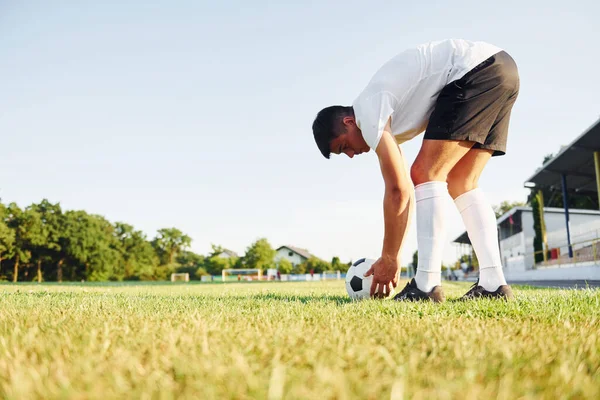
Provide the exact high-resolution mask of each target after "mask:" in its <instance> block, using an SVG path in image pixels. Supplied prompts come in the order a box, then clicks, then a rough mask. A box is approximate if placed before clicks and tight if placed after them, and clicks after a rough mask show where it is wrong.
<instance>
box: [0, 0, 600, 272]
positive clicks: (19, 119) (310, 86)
mask: <svg viewBox="0 0 600 400" xmlns="http://www.w3.org/2000/svg"><path fill="white" fill-rule="evenodd" d="M290 3H291V2H277V1H263V0H254V1H251V2H250V1H248V2H247V1H228V0H224V1H219V2H216V1H210V2H209V1H167V0H156V1H127V0H126V1H102V2H100V1H91V0H77V1H59V0H57V1H52V2H50V1H42V0H37V1H28V0H19V1H18V0H13V1H11V0H0V54H1V62H0V197H1V198H2V201H3V202H5V203H7V202H11V201H15V202H17V203H18V204H19V205H21V206H26V205H28V204H30V203H32V202H37V201H40V200H41V199H43V198H48V199H49V200H50V201H52V202H60V203H61V205H62V206H63V208H65V209H84V210H86V211H88V212H90V213H95V214H101V215H103V216H105V217H106V218H108V219H109V220H111V221H113V222H114V221H124V222H127V223H130V224H132V225H134V226H135V227H136V228H138V229H141V230H143V231H144V232H146V233H147V234H148V235H149V237H150V238H151V237H153V235H154V233H155V232H156V230H157V229H159V228H162V227H172V226H174V227H178V228H179V229H181V230H183V231H184V232H185V233H187V234H188V235H190V236H191V237H192V238H193V244H192V249H193V250H194V251H196V252H199V253H207V252H208V251H209V250H210V244H211V243H214V244H220V245H222V246H224V247H227V248H230V249H232V250H235V251H237V252H239V253H242V254H243V253H244V251H245V249H246V247H247V246H248V245H249V244H250V243H252V242H253V241H254V240H256V239H257V238H259V237H266V238H267V239H268V240H269V241H270V242H271V244H272V245H273V246H274V247H278V246H280V245H283V244H291V245H294V246H298V247H303V248H307V249H308V250H309V251H311V252H312V253H313V254H315V255H317V256H320V257H322V258H325V259H327V258H330V257H332V256H334V255H337V256H340V257H341V259H342V260H343V261H348V260H350V259H357V258H359V257H365V256H366V257H372V258H377V257H378V256H379V254H380V251H381V244H382V237H383V211H382V195H383V180H382V178H381V175H380V172H379V166H378V162H377V158H376V155H375V154H374V152H371V153H368V154H365V155H361V156H359V157H356V158H354V159H353V160H350V159H347V158H346V157H345V156H343V157H333V158H332V159H331V160H326V159H324V158H323V157H322V156H321V155H320V153H319V151H318V149H317V147H316V146H315V144H314V140H313V138H312V132H311V124H312V121H313V119H314V116H315V114H316V113H317V112H318V111H319V110H320V109H321V108H323V107H325V106H329V105H332V104H345V105H350V104H351V103H352V101H353V100H354V98H355V97H356V96H357V95H358V93H359V92H360V91H361V90H362V88H363V87H364V85H365V84H366V83H367V81H368V80H369V79H370V78H371V76H372V75H373V73H374V72H375V71H376V70H377V69H378V68H379V67H380V66H381V64H382V63H384V62H385V61H387V60H388V59H389V58H391V57H393V56H394V55H395V54H396V53H398V52H400V51H402V50H404V49H405V48H408V47H411V46H414V45H417V44H419V43H423V42H426V41H430V40H438V39H445V38H464V39H469V40H483V41H488V42H490V43H492V44H495V45H497V46H499V47H502V48H503V49H505V50H506V51H507V52H509V53H510V54H511V55H512V56H513V58H514V59H515V60H516V62H517V64H518V66H519V70H520V76H521V91H520V96H519V99H518V101H517V103H516V104H515V106H514V109H513V116H512V120H511V121H512V122H511V126H510V134H509V141H508V154H507V155H506V156H504V157H499V158H495V159H493V160H492V161H491V162H490V164H489V165H488V167H487V169H486V170H485V171H484V174H483V176H482V177H481V181H480V186H481V187H482V188H483V189H484V190H485V191H486V193H487V195H488V197H489V199H490V201H491V202H492V203H499V202H501V201H502V200H525V198H526V195H527V190H526V189H524V188H523V182H524V181H525V180H526V179H527V178H528V177H529V176H530V175H531V174H532V173H533V172H534V171H535V169H536V168H537V167H538V166H539V165H540V164H541V162H542V160H543V157H544V155H546V154H548V153H552V152H556V151H557V150H559V148H560V146H561V145H565V144H568V143H569V142H570V141H571V140H573V139H574V138H575V137H576V136H577V135H579V134H580V133H582V132H583V131H584V130H585V129H586V128H587V127H589V126H590V125H591V124H593V123H594V122H595V121H596V120H597V119H598V118H599V117H600V74H599V72H598V71H599V70H598V66H599V65H600V28H599V26H598V23H597V17H598V15H600V2H597V1H568V2H565V1H547V0H545V1H538V0H536V1H523V0H519V1H514V0H508V1H502V2H482V1H480V0H478V1H460V0H457V1H452V2H447V1H432V0H428V1H423V2H416V1H412V2H405V1H378V0H370V1H364V0H361V1H355V0H344V1H298V2H295V4H290ZM421 140H422V135H421V136H418V137H417V138H416V139H414V140H413V141H411V142H409V143H408V144H407V145H404V146H403V150H404V152H405V154H406V156H407V157H408V160H409V162H412V161H413V160H414V158H415V156H416V154H417V151H418V148H419V146H420V143H421ZM414 222H415V221H414V220H413V224H412V226H411V230H410V232H409V235H408V237H407V239H406V244H405V247H404V251H403V257H402V259H403V262H404V263H407V262H408V261H409V260H410V257H411V255H412V253H413V251H414V250H415V249H416V232H415V231H416V228H415V224H414ZM462 231H464V227H463V225H462V221H461V220H460V216H459V214H458V212H457V211H456V210H455V208H454V207H453V205H452V204H451V203H449V204H448V246H447V249H446V251H445V256H444V258H445V260H446V261H448V262H450V261H453V260H454V259H455V258H456V254H457V253H456V250H455V248H454V247H453V246H451V245H450V241H451V239H453V238H455V237H456V236H457V235H458V234H460V233H461V232H462Z"/></svg>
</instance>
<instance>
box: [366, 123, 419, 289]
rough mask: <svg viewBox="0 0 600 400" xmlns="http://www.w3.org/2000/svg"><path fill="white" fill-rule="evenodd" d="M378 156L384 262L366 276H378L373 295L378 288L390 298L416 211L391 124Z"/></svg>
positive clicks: (376, 265) (409, 182)
mask: <svg viewBox="0 0 600 400" xmlns="http://www.w3.org/2000/svg"><path fill="white" fill-rule="evenodd" d="M376 153H377V156H378V158H379V165H380V168H381V174H382V176H383V180H384V182H385V194H384V198H383V216H384V222H385V234H384V239H383V249H382V252H381V258H380V259H379V260H378V261H377V262H376V263H375V264H373V267H372V268H371V270H369V271H368V272H367V274H366V275H367V276H368V275H370V274H371V273H373V275H374V277H373V284H372V286H371V295H373V294H374V293H375V290H377V285H379V286H380V288H379V290H378V294H379V295H382V294H383V293H382V291H383V288H382V286H385V287H386V294H387V293H389V292H390V291H391V287H390V284H391V286H393V287H396V284H397V282H398V269H399V256H400V249H401V247H402V242H403V240H404V236H405V235H406V232H407V231H408V226H409V223H410V217H411V212H412V209H414V207H412V202H413V199H412V184H411V180H410V176H409V174H408V168H407V166H406V162H405V160H404V158H403V155H402V152H401V150H400V148H399V147H398V144H397V143H396V140H395V139H394V136H393V135H392V133H391V128H390V120H388V122H387V124H386V127H385V128H384V131H383V135H382V137H381V139H380V141H379V144H378V145H377V149H376Z"/></svg>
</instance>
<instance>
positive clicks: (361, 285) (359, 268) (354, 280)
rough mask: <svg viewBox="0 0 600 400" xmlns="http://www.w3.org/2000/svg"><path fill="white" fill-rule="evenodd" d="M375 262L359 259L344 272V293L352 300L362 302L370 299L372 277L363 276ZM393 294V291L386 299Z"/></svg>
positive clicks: (368, 259)
mask: <svg viewBox="0 0 600 400" xmlns="http://www.w3.org/2000/svg"><path fill="white" fill-rule="evenodd" d="M376 261H377V260H372V259H370V258H361V259H360V260H357V261H356V262H355V263H354V264H352V266H351V267H350V268H348V272H346V291H347V292H348V296H350V298H351V299H352V300H363V299H368V298H370V297H371V296H370V292H371V284H372V283H373V275H371V276H368V277H366V278H365V277H364V276H363V275H364V274H365V273H366V272H367V271H368V270H369V268H371V266H372V265H373V264H375V262H376ZM393 294H394V289H393V288H392V291H391V292H390V293H388V295H387V296H386V297H390V296H392V295H393Z"/></svg>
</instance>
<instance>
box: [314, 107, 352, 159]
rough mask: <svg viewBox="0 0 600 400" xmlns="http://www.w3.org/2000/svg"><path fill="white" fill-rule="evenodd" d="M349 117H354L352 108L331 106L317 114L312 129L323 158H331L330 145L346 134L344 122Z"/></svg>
mask: <svg viewBox="0 0 600 400" xmlns="http://www.w3.org/2000/svg"><path fill="white" fill-rule="evenodd" d="M348 116H354V109H353V108H352V107H344V106H331V107H327V108H324V109H322V110H321V111H319V113H318V114H317V117H316V118H315V121H314V122H313V126H312V129H313V135H314V136H315V142H317V147H318V148H319V150H321V154H323V157H325V158H329V155H330V154H331V151H330V150H329V144H330V143H331V141H332V140H333V139H334V138H336V137H337V136H339V135H341V134H342V133H344V132H343V124H342V120H343V119H344V117H348Z"/></svg>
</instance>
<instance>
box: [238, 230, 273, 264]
mask: <svg viewBox="0 0 600 400" xmlns="http://www.w3.org/2000/svg"><path fill="white" fill-rule="evenodd" d="M274 258H275V250H273V248H272V247H271V245H270V244H269V242H268V241H267V239H265V238H261V239H258V240H257V241H256V242H254V243H252V244H251V245H250V246H249V247H248V248H247V249H246V254H245V255H244V258H243V261H242V264H243V265H244V267H245V268H257V269H262V270H265V269H267V268H271V267H273V265H274V264H275V263H274Z"/></svg>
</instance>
